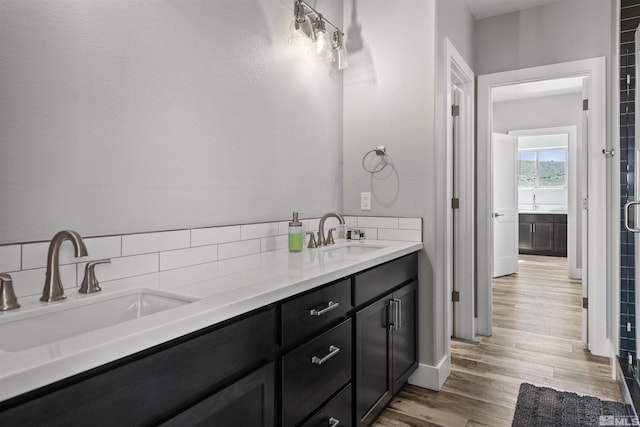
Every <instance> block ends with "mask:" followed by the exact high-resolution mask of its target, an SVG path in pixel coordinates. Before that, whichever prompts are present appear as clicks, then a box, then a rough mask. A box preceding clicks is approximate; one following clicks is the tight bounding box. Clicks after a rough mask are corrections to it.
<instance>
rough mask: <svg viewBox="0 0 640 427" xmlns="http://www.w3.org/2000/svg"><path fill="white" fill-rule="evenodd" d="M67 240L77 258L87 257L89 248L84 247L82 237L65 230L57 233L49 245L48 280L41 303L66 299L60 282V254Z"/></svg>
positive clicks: (45, 283)
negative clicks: (61, 247)
mask: <svg viewBox="0 0 640 427" xmlns="http://www.w3.org/2000/svg"><path fill="white" fill-rule="evenodd" d="M65 240H70V241H71V243H72V244H73V249H74V250H75V255H76V257H79V256H87V247H86V246H85V245H84V241H83V240H82V237H80V235H79V234H78V233H76V232H75V231H71V230H63V231H60V232H58V233H56V235H55V236H53V239H51V243H50V244H49V253H48V254H47V278H46V279H45V282H44V289H43V290H42V296H41V297H40V301H46V302H50V301H57V300H61V299H64V298H66V297H67V296H66V295H65V294H64V288H63V287H62V282H61V281H60V266H59V260H58V257H59V254H60V246H61V245H62V242H64V241H65Z"/></svg>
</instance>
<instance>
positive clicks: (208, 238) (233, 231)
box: [191, 225, 240, 247]
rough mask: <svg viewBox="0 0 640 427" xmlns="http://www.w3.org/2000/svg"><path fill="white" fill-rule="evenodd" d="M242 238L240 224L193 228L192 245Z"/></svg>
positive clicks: (212, 243)
mask: <svg viewBox="0 0 640 427" xmlns="http://www.w3.org/2000/svg"><path fill="white" fill-rule="evenodd" d="M238 240H240V226H239V225H232V226H229V227H209V228H196V229H193V230H191V246H193V247H195V246H205V245H215V244H218V243H229V242H235V241H238Z"/></svg>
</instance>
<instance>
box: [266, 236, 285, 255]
mask: <svg viewBox="0 0 640 427" xmlns="http://www.w3.org/2000/svg"><path fill="white" fill-rule="evenodd" d="M260 240H261V242H260V249H261V251H260V252H269V251H275V250H278V249H285V248H288V247H289V236H288V235H286V236H275V237H263V238H262V239H260Z"/></svg>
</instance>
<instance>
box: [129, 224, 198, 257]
mask: <svg viewBox="0 0 640 427" xmlns="http://www.w3.org/2000/svg"><path fill="white" fill-rule="evenodd" d="M190 243H191V233H190V232H189V230H178V231H162V232H159V233H144V234H128V235H124V236H122V255H123V256H129V255H139V254H146V253H151V252H160V251H170V250H173V249H183V248H188V247H189V246H190Z"/></svg>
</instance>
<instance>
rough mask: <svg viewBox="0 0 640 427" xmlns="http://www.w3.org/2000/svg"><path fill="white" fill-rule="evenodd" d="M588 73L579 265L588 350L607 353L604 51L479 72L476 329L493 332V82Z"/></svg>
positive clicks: (608, 345)
mask: <svg viewBox="0 0 640 427" xmlns="http://www.w3.org/2000/svg"><path fill="white" fill-rule="evenodd" d="M572 76H586V77H590V78H589V84H590V86H591V87H590V91H589V92H590V98H589V124H588V126H589V141H588V142H587V144H586V145H587V147H585V148H586V150H587V159H588V161H587V163H588V164H587V167H588V170H589V176H588V182H587V188H588V190H587V191H588V198H587V199H586V200H585V207H586V208H587V210H588V225H587V227H588V236H585V237H586V239H585V238H584V237H583V241H584V240H586V241H587V245H586V250H587V263H586V265H583V280H585V279H586V280H588V283H589V295H588V298H589V300H590V301H592V304H591V306H590V307H589V313H588V328H589V349H590V350H591V352H592V353H593V354H596V355H601V356H610V348H611V347H610V343H609V340H608V338H607V335H608V334H607V326H608V324H609V322H608V321H607V306H608V304H607V301H608V299H607V289H608V288H609V287H610V283H609V278H608V276H607V264H608V263H609V262H608V261H607V262H603V261H604V260H609V258H608V257H607V255H608V254H607V233H608V231H609V230H608V229H607V225H606V224H607V210H606V205H607V204H606V201H607V193H606V189H607V182H608V180H609V177H608V175H607V168H606V158H605V156H604V155H603V154H602V150H603V149H605V148H606V141H607V127H606V124H607V115H606V59H605V57H599V58H591V59H584V60H579V61H571V62H564V63H559V64H552V65H544V66H539V67H532V68H523V69H519V70H513V71H504V72H499V73H494V74H485V75H481V76H478V107H477V112H478V134H477V155H478V160H477V165H476V166H477V181H476V182H477V205H476V206H477V217H476V218H477V234H476V243H477V246H476V263H477V264H476V265H477V287H478V312H477V314H478V324H477V327H478V333H479V334H481V335H487V336H488V335H491V333H492V327H491V324H492V314H493V313H492V300H493V297H492V289H491V266H492V259H491V257H492V256H493V254H492V248H493V242H492V239H493V227H492V221H491V205H492V194H491V180H492V170H493V165H492V163H491V130H492V123H493V108H492V106H493V100H492V95H491V92H492V89H493V88H494V87H499V86H505V85H512V84H517V83H525V82H532V81H539V80H548V79H553V78H560V77H572Z"/></svg>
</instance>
